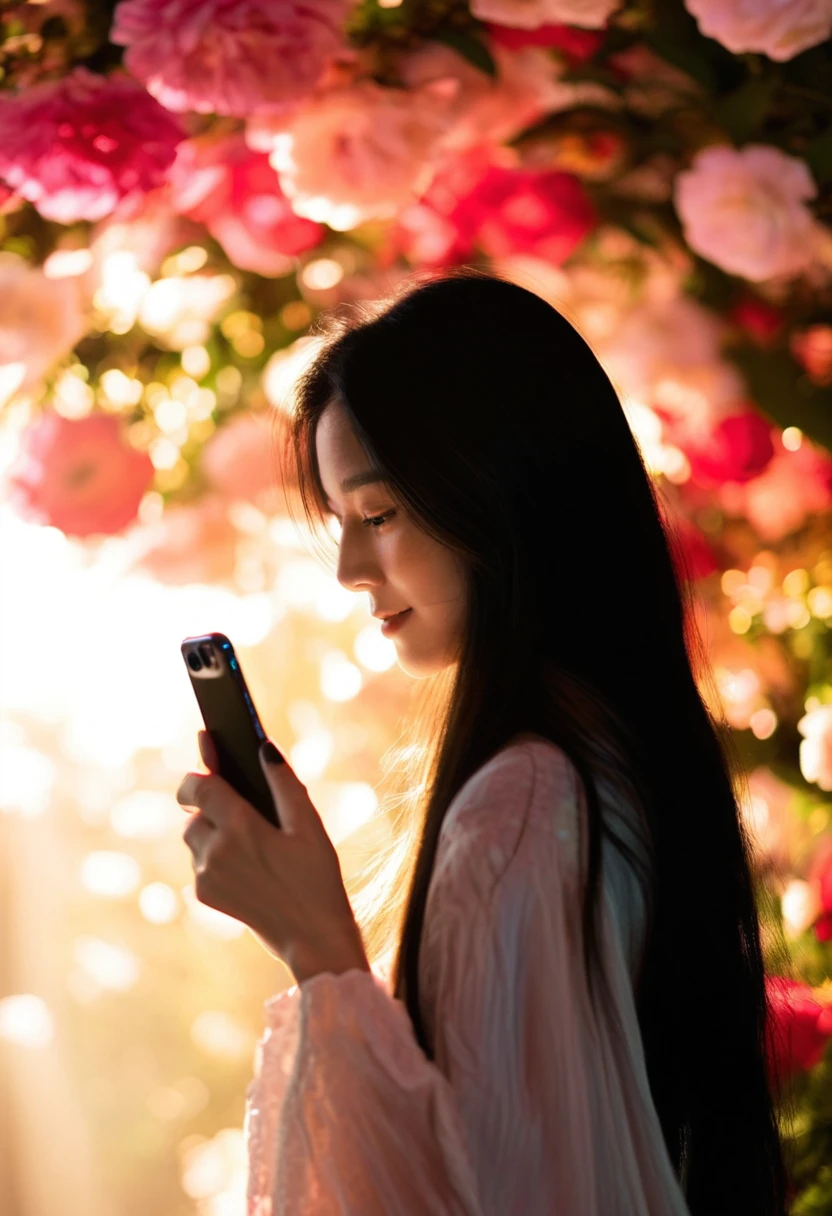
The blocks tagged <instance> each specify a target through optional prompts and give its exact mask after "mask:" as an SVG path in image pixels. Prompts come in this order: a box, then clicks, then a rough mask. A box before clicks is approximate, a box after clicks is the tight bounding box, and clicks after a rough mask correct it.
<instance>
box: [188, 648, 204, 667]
mask: <svg viewBox="0 0 832 1216" xmlns="http://www.w3.org/2000/svg"><path fill="white" fill-rule="evenodd" d="M188 666H189V667H190V669H191V671H201V670H202V660H201V659H200V657H199V655H198V654H197V653H196V651H195V650H192V651H191V652H190V653H189V655H188Z"/></svg>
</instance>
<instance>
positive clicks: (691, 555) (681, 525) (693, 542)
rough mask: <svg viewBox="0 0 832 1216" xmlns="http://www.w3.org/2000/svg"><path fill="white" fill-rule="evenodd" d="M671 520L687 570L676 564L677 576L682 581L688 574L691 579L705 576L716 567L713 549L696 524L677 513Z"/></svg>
mask: <svg viewBox="0 0 832 1216" xmlns="http://www.w3.org/2000/svg"><path fill="white" fill-rule="evenodd" d="M673 522H674V524H675V528H676V536H677V540H678V542H679V545H680V546H681V549H682V555H683V557H684V560H685V561H686V562H687V566H688V569H687V571H685V569H684V567H682V566H677V574H678V576H679V577H680V578H681V579H682V580H683V581H685V580H686V578H687V575H688V574H689V575H690V577H691V579H699V578H706V577H707V576H708V575H709V574H712V573H713V571H714V570H716V569H718V563H717V560H716V558H715V557H714V553H713V550H712V549H711V546H710V545H709V544H708V542H707V541H706V539H705V537H704V536H703V535H702V533H701V532H700V531H699V529H698V528H697V527H696V525H695V524H692V523H691V522H690V520H689V519H688V518H687V517H686V516H684V515H682V514H677V515H676V518H675V519H674V521H673ZM674 564H675V555H674Z"/></svg>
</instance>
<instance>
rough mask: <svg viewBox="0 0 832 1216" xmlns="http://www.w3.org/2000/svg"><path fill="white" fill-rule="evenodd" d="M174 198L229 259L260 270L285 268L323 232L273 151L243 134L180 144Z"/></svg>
mask: <svg viewBox="0 0 832 1216" xmlns="http://www.w3.org/2000/svg"><path fill="white" fill-rule="evenodd" d="M170 202H171V205H172V206H173V207H174V209H175V210H177V211H179V212H180V213H181V214H183V215H187V216H189V217H190V218H191V219H194V220H197V221H199V222H200V223H202V224H204V225H205V227H206V228H207V229H208V231H209V232H210V233H211V235H212V236H213V237H214V239H215V240H217V241H219V243H220V245H222V247H223V249H224V250H225V253H226V255H227V256H228V259H229V261H231V262H232V263H233V264H234V265H235V266H239V267H240V269H241V270H251V271H254V272H255V273H256V274H261V275H281V274H286V273H287V272H288V271H290V270H291V269H292V268H293V266H294V258H295V257H296V256H297V255H298V254H299V253H303V252H304V251H305V250H307V249H312V248H314V247H315V246H316V245H318V244H319V243H320V241H321V239H322V237H323V235H324V229H323V227H322V226H321V225H320V224H315V223H313V221H312V220H307V219H304V218H303V217H302V216H299V215H295V213H294V211H293V210H292V208H291V206H290V204H289V201H288V199H287V198H286V196H285V195H284V193H283V191H282V190H281V188H280V182H279V180H278V177H277V174H276V173H275V171H274V169H273V168H272V166H271V165H270V164H269V158H268V156H267V155H266V154H265V153H264V152H253V151H252V150H251V149H250V148H249V147H248V146H247V144H246V142H245V140H244V139H243V138H242V136H240V135H232V136H231V137H229V138H227V139H219V140H217V139H210V140H196V139H191V140H186V141H185V142H184V143H182V144H180V146H179V150H178V153H177V157H176V161H175V162H174V165H173V167H172V168H171V171H170Z"/></svg>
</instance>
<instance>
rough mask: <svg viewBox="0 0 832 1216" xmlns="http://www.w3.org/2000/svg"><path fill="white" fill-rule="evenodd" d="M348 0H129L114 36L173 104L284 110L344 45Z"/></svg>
mask: <svg viewBox="0 0 832 1216" xmlns="http://www.w3.org/2000/svg"><path fill="white" fill-rule="evenodd" d="M349 10H350V5H349V3H348V0H284V2H283V3H281V4H274V3H270V0H174V3H172V4H171V3H170V2H169V0H122V2H121V3H120V4H118V5H117V6H116V9H115V13H114V15H113V26H112V29H111V31H110V41H111V42H114V43H116V44H117V45H119V46H126V47H127V52H126V54H125V56H124V63H125V66H126V67H127V69H128V70H129V71H130V72H132V73H133V75H134V76H135V77H136V78H137V79H138V80H141V81H142V83H143V84H144V85H145V86H146V87H147V90H148V92H149V93H152V94H153V96H154V97H156V98H157V99H158V100H159V101H160V102H161V103H162V105H163V106H165V107H166V108H167V109H168V110H176V111H185V110H194V111H196V112H197V113H198V114H228V115H234V116H235V117H237V118H245V117H247V116H248V115H251V114H262V113H277V112H280V111H281V110H283V109H285V108H286V107H287V106H288V105H291V104H293V103H295V102H297V101H298V100H300V99H301V98H303V97H305V96H306V95H307V94H308V93H310V92H311V91H312V89H313V87H314V86H315V84H316V83H317V82H318V80H319V78H320V77H321V75H322V74H323V72H324V70H325V68H326V66H327V63H328V60H329V58H330V57H331V56H332V55H334V54H335V53H336V52H337V51H338V50H339V49H340V47H341V46H342V44H343V41H344V38H343V34H342V26H343V23H344V21H345V19H346V17H347V14H348V13H349Z"/></svg>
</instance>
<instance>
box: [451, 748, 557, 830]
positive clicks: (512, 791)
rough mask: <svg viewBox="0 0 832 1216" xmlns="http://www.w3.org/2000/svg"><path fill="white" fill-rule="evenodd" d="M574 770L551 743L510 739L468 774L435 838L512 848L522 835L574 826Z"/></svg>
mask: <svg viewBox="0 0 832 1216" xmlns="http://www.w3.org/2000/svg"><path fill="white" fill-rule="evenodd" d="M576 799H577V787H576V773H575V769H574V766H573V764H572V762H571V760H570V759H569V757H568V756H567V755H566V753H565V752H564V751H563V750H562V749H561V748H560V747H559V746H558V745H557V744H556V743H553V742H552V740H551V739H547V738H545V737H544V736H542V735H537V734H533V733H531V732H523V733H522V734H518V735H515V736H513V737H512V738H511V739H510V740H509V742H508V743H507V744H506V745H505V746H504V747H502V748H500V750H499V751H497V752H495V754H494V755H493V756H491V757H490V758H489V759H488V760H487V761H486V762H485V763H484V764H482V765H481V766H480V767H479V768H478V769H477V770H476V772H475V773H473V774H472V775H471V776H470V777H469V778H468V780H467V781H466V782H465V784H464V785H463V786H462V788H461V789H460V790H459V792H458V793H457V795H456V796H455V798H453V800H452V801H451V804H450V806H449V807H448V811H447V813H446V815H445V819H444V821H443V824H442V831H441V836H440V839H441V840H442V841H443V842H444V843H445V845H446V846H450V845H451V844H455V845H462V844H466V845H470V844H472V843H474V844H475V843H477V842H479V843H485V844H487V845H490V846H497V847H498V848H499V847H500V846H503V847H506V846H508V847H509V848H511V849H512V850H513V845H514V844H515V843H516V841H517V839H518V837H519V834H520V833H521V832H524V831H532V832H538V831H541V832H544V833H547V834H548V833H562V832H564V831H565V830H568V828H569V826H570V825H572V824H573V823H574V816H575V810H576Z"/></svg>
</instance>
